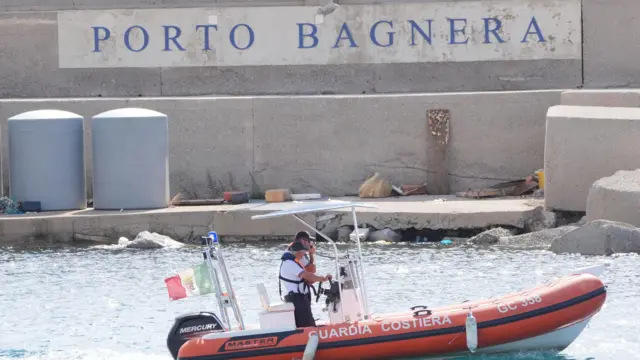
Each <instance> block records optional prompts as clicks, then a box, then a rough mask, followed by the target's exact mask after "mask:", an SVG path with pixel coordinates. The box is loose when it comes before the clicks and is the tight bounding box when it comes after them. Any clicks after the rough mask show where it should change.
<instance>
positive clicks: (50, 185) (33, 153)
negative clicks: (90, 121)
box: [7, 110, 87, 211]
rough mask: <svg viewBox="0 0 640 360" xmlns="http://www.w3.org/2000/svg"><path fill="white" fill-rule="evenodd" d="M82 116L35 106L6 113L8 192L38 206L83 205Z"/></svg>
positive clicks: (67, 207) (54, 208)
mask: <svg viewBox="0 0 640 360" xmlns="http://www.w3.org/2000/svg"><path fill="white" fill-rule="evenodd" d="M83 120H84V119H83V117H82V116H80V115H78V114H74V113H71V112H68V111H61V110H35V111H28V112H25V113H22V114H18V115H16V116H13V117H11V118H9V119H8V122H7V125H8V131H9V134H8V136H9V178H10V183H9V186H10V194H11V197H12V198H14V199H15V200H16V201H20V202H24V201H39V202H40V208H41V210H42V211H59V210H81V209H85V208H86V207H87V191H86V183H85V164H84V125H83Z"/></svg>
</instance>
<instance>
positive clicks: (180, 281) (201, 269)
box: [164, 263, 213, 300]
mask: <svg viewBox="0 0 640 360" xmlns="http://www.w3.org/2000/svg"><path fill="white" fill-rule="evenodd" d="M164 282H165V284H166V285H167V290H168V291H169V298H170V299H171V300H179V299H183V298H186V297H191V296H198V295H204V294H209V293H211V292H213V285H212V284H211V278H210V277H209V270H208V268H207V263H202V264H200V265H198V266H196V267H193V268H191V269H187V270H184V271H182V272H180V273H178V275H175V276H172V277H169V278H166V279H164Z"/></svg>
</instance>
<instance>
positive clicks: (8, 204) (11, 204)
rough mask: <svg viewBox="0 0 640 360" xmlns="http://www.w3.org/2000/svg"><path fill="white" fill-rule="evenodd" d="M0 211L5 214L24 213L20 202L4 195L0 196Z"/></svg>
mask: <svg viewBox="0 0 640 360" xmlns="http://www.w3.org/2000/svg"><path fill="white" fill-rule="evenodd" d="M0 213H1V214H5V215H16V214H24V212H23V211H22V209H21V208H20V203H19V202H17V201H15V200H13V199H11V198H8V197H6V196H3V197H1V198H0Z"/></svg>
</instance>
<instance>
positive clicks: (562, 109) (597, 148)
mask: <svg viewBox="0 0 640 360" xmlns="http://www.w3.org/2000/svg"><path fill="white" fill-rule="evenodd" d="M638 139H640V109H638V108H620V107H594V106H566V105H559V106H553V107H551V108H549V111H548V112H547V129H546V136H545V150H544V171H545V185H544V189H545V205H546V206H547V207H548V208H551V209H555V210H566V211H586V207H587V196H588V194H589V189H590V188H591V185H592V184H593V183H594V182H595V181H596V180H598V179H600V178H603V177H605V176H611V175H612V174H614V173H615V172H616V171H619V170H633V169H637V168H640V146H639V145H638Z"/></svg>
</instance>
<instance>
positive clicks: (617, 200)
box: [586, 169, 640, 227]
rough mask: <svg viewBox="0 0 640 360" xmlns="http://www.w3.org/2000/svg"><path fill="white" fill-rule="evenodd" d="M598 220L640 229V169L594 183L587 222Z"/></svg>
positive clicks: (588, 198) (588, 205)
mask: <svg viewBox="0 0 640 360" xmlns="http://www.w3.org/2000/svg"><path fill="white" fill-rule="evenodd" d="M598 219H603V220H611V221H617V222H622V223H627V224H631V225H635V226H637V227H640V169H637V170H635V171H617V172H616V173H615V174H613V175H612V176H608V177H605V178H602V179H600V180H597V181H596V182H594V183H593V186H592V187H591V189H590V190H589V196H588V197H587V219H586V221H587V222H589V221H593V220H598Z"/></svg>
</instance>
